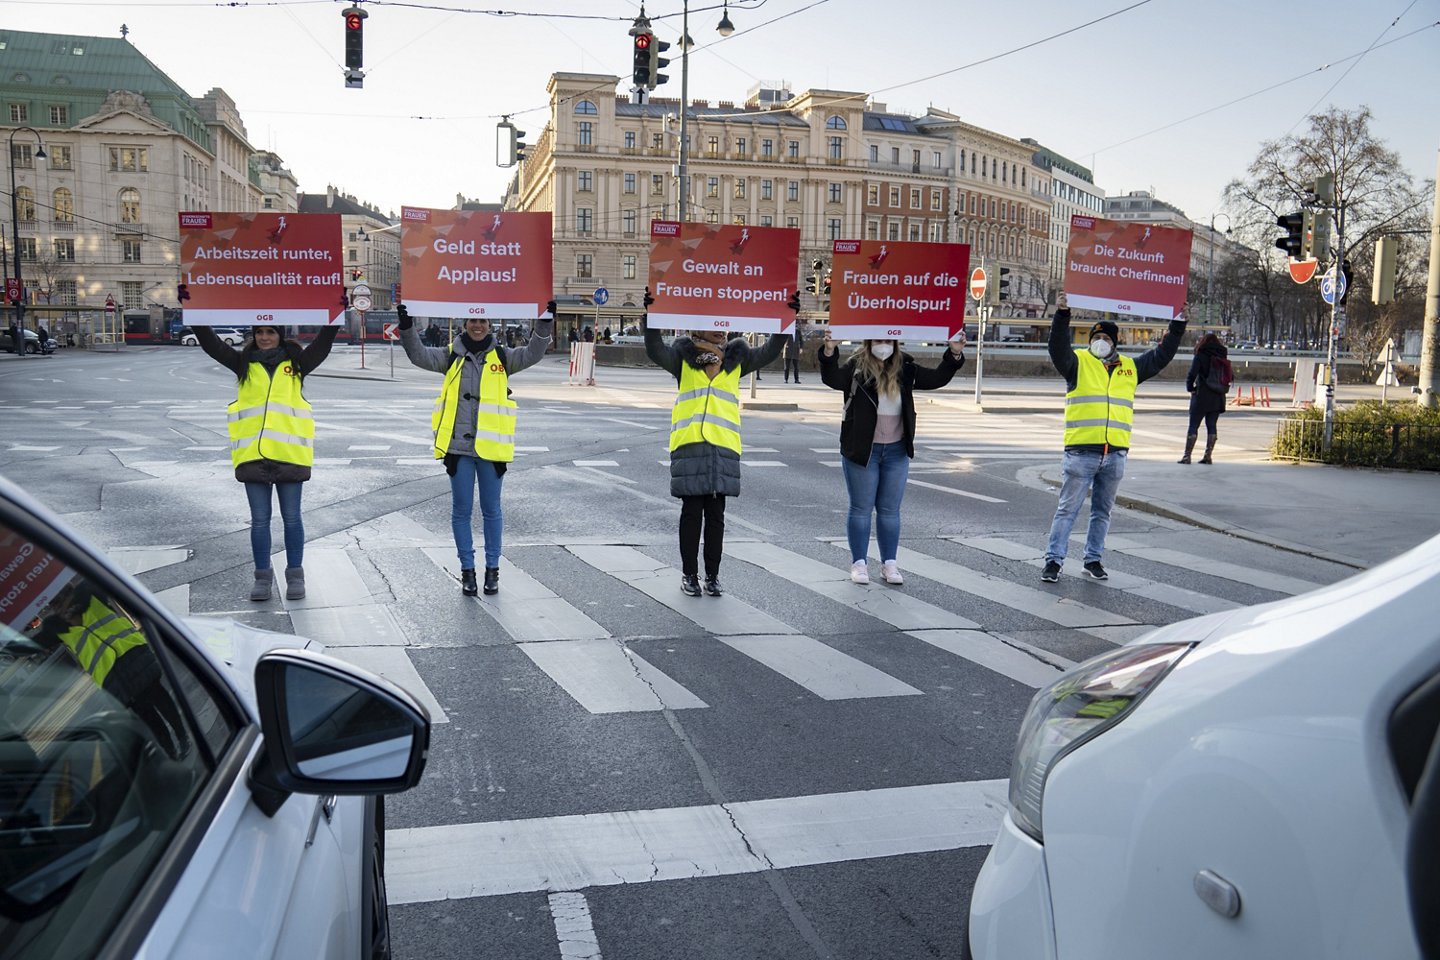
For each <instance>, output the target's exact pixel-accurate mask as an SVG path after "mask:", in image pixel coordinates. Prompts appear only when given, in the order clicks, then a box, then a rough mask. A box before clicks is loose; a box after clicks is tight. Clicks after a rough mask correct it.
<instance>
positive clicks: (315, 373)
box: [310, 370, 401, 383]
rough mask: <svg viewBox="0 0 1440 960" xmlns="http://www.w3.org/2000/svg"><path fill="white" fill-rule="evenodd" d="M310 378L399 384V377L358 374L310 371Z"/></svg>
mask: <svg viewBox="0 0 1440 960" xmlns="http://www.w3.org/2000/svg"><path fill="white" fill-rule="evenodd" d="M310 376H312V377H324V378H326V379H329V380H373V381H374V382H376V383H400V382H401V380H400V378H399V377H367V376H365V375H364V374H359V373H321V372H320V371H319V370H312V371H310Z"/></svg>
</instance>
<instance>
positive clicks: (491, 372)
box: [396, 300, 555, 597]
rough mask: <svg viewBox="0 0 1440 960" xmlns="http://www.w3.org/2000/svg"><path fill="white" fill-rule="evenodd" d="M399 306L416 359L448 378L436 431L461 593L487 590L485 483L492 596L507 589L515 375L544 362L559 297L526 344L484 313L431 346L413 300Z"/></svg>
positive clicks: (409, 352)
mask: <svg viewBox="0 0 1440 960" xmlns="http://www.w3.org/2000/svg"><path fill="white" fill-rule="evenodd" d="M396 311H397V312H398V314H399V318H400V343H401V345H403V346H404V347H405V355H406V356H407V357H409V358H410V362H411V363H413V364H414V365H415V366H417V367H419V368H420V369H422V370H430V371H433V372H435V373H440V374H443V375H444V376H445V382H444V383H443V384H442V386H441V387H440V396H439V398H438V399H437V400H436V401H435V412H434V413H433V414H432V415H431V417H430V429H431V431H432V433H433V437H434V452H435V459H436V460H444V461H445V472H446V473H448V474H449V475H450V530H451V533H452V534H453V535H454V537H455V553H456V555H457V556H458V557H459V559H460V592H461V593H462V594H464V595H465V596H467V597H473V596H475V595H476V594H477V593H479V589H478V588H477V586H476V579H475V534H474V531H473V530H472V529H471V517H472V516H473V514H474V509H475V490H476V487H477V485H478V487H479V490H480V515H481V518H482V525H481V526H482V530H483V532H484V537H485V582H484V589H485V593H486V594H487V595H491V594H496V593H499V592H500V552H501V541H502V537H503V535H504V529H505V518H504V514H503V513H502V511H501V507H500V491H501V487H502V485H503V481H504V479H505V471H506V470H507V469H508V467H509V465H510V463H511V461H513V460H514V459H515V413H516V410H517V409H518V408H517V405H516V403H515V401H514V400H512V399H511V398H510V378H511V377H512V376H514V375H515V374H517V373H519V372H520V371H521V370H524V369H525V368H526V367H532V366H534V365H535V364H537V363H539V362H540V361H541V360H542V359H544V357H545V351H546V350H548V349H549V347H550V334H551V332H552V331H553V330H554V326H555V319H554V318H555V301H553V300H552V301H550V302H549V303H548V304H546V307H545V312H546V316H545V318H544V319H541V320H537V321H536V322H535V325H534V326H533V327H531V334H530V339H529V341H528V342H527V343H526V344H525V345H524V346H519V347H506V346H503V345H501V344H499V343H498V342H497V341H496V338H495V336H494V335H493V334H492V333H491V330H490V321H489V320H487V319H485V318H484V317H467V318H465V326H464V327H463V328H462V330H461V332H460V335H459V336H457V337H456V338H455V339H454V340H452V341H451V342H450V343H449V344H448V345H447V346H444V347H427V346H425V345H424V344H422V343H421V342H420V337H419V336H418V335H417V334H416V332H415V321H414V320H413V319H411V317H410V314H409V312H408V311H407V310H406V309H405V305H404V304H403V303H402V304H397V305H396Z"/></svg>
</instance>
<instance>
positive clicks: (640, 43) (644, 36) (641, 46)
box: [635, 33, 650, 50]
mask: <svg viewBox="0 0 1440 960" xmlns="http://www.w3.org/2000/svg"><path fill="white" fill-rule="evenodd" d="M635 49H636V50H649V49H650V34H648V33H640V34H636V36H635Z"/></svg>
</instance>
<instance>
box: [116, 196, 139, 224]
mask: <svg viewBox="0 0 1440 960" xmlns="http://www.w3.org/2000/svg"><path fill="white" fill-rule="evenodd" d="M120 222H121V223H139V222H140V191H139V190H136V189H135V188H134V187H126V188H125V189H124V190H121V191H120Z"/></svg>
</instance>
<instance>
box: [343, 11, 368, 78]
mask: <svg viewBox="0 0 1440 960" xmlns="http://www.w3.org/2000/svg"><path fill="white" fill-rule="evenodd" d="M341 16H343V17H344V18H345V86H347V87H360V86H363V85H364V82H365V74H364V73H363V72H362V71H361V69H360V68H361V67H363V66H365V18H366V17H368V16H370V14H368V13H366V12H365V11H364V10H362V9H361V8H359V7H346V8H345V9H344V10H342V11H341Z"/></svg>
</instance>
